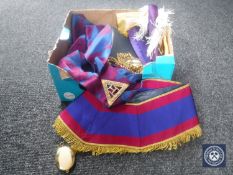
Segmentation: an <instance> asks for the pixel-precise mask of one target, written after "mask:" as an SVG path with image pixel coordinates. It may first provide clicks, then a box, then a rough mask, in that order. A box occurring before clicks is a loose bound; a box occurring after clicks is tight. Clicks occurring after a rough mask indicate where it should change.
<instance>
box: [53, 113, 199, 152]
mask: <svg viewBox="0 0 233 175" xmlns="http://www.w3.org/2000/svg"><path fill="white" fill-rule="evenodd" d="M53 127H54V129H55V131H56V132H57V134H58V135H59V136H61V137H62V138H63V139H64V140H65V141H66V142H67V143H68V144H69V145H70V146H71V148H72V149H73V150H74V151H75V152H92V155H100V154H104V153H145V152H150V151H155V150H175V149H177V148H178V147H179V146H181V145H182V144H183V143H187V142H189V141H191V140H192V139H195V138H198V137H200V136H201V135H202V130H201V128H200V126H199V125H197V126H195V127H194V128H191V129H189V130H187V131H185V132H183V133H181V134H178V135H176V136H174V137H172V138H170V139H167V140H164V141H162V142H159V143H155V144H151V145H148V146H145V147H135V146H125V145H110V144H95V143H88V142H85V141H83V140H82V139H80V138H79V137H78V136H77V135H75V134H74V133H73V131H72V130H70V129H69V127H68V126H67V125H66V124H65V123H64V122H63V121H62V119H61V118H60V116H58V117H57V119H56V120H55V122H54V125H53Z"/></svg>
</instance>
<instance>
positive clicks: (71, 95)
mask: <svg viewBox="0 0 233 175" xmlns="http://www.w3.org/2000/svg"><path fill="white" fill-rule="evenodd" d="M127 11H134V10H71V11H70V12H69V13H68V15H67V17H66V20H65V22H64V25H63V29H62V32H61V35H60V37H59V38H58V40H57V42H56V44H55V46H54V48H53V49H52V50H51V51H49V58H48V68H49V71H50V74H51V76H52V79H53V82H54V85H55V87H56V90H57V93H58V96H59V98H60V100H61V101H73V100H74V99H75V98H76V97H78V96H79V95H80V94H82V93H83V91H84V90H83V89H82V88H81V87H80V86H79V84H78V83H77V82H76V81H75V80H73V79H72V78H71V77H70V76H69V74H68V73H67V72H66V71H65V70H63V69H61V68H59V67H58V66H57V64H58V62H59V61H60V59H61V58H63V57H64V56H65V55H66V54H67V51H68V49H69V47H70V43H69V37H70V27H71V17H72V15H73V14H83V15H84V16H85V17H86V18H87V19H88V20H89V21H90V22H92V23H94V24H110V25H111V26H113V27H117V21H116V13H118V12H127ZM160 64H161V62H160ZM162 64H163V65H164V64H167V62H164V63H162ZM169 64H170V62H169ZM154 65H155V64H154V63H151V66H149V65H147V66H146V67H148V68H145V69H144V71H143V72H144V76H143V77H144V78H153V77H156V76H155V72H154V71H153V70H154V68H155V67H158V63H156V65H155V66H154ZM159 67H160V66H159ZM163 67H164V66H163ZM163 67H160V69H162V68H163ZM160 69H158V68H156V71H157V72H160V73H161V72H162V71H160ZM165 77H167V76H165ZM156 78H158V77H156ZM167 79H169V78H167Z"/></svg>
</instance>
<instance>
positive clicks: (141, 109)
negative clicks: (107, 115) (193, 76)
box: [83, 86, 191, 114]
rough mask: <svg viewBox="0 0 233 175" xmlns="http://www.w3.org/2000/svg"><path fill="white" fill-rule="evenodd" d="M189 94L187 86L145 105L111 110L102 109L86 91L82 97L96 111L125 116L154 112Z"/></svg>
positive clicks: (122, 106)
mask: <svg viewBox="0 0 233 175" xmlns="http://www.w3.org/2000/svg"><path fill="white" fill-rule="evenodd" d="M190 94H191V89H190V87H189V86H187V87H185V88H183V89H180V90H177V91H175V92H172V93H170V94H167V95H165V96H161V97H159V98H156V99H154V100H151V101H148V102H146V103H143V104H141V105H138V106H135V105H125V104H122V105H118V106H114V107H112V108H111V109H108V108H104V107H103V105H102V103H100V102H99V101H98V100H97V99H96V98H95V97H94V96H93V95H92V94H91V93H89V92H88V91H85V92H84V93H83V97H84V98H85V99H86V100H87V101H88V102H90V103H91V104H92V105H93V106H94V107H95V108H96V110H98V111H100V112H122V113H125V114H127V113H128V114H142V113H145V112H148V111H151V110H155V109H157V108H160V107H162V106H165V105H167V104H169V103H172V102H175V101H178V100H179V99H182V98H184V97H187V96H189V95H190ZM136 108H137V110H136Z"/></svg>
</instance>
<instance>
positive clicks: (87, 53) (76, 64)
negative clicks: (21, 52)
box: [58, 15, 142, 107]
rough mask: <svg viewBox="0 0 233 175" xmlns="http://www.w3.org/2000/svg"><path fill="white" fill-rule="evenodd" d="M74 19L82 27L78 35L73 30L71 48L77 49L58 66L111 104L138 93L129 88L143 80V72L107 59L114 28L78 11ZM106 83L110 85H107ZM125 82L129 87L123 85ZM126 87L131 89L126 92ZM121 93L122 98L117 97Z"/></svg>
mask: <svg viewBox="0 0 233 175" xmlns="http://www.w3.org/2000/svg"><path fill="white" fill-rule="evenodd" d="M74 20H75V21H76V23H75V26H76V25H77V26H79V27H80V28H81V29H80V30H79V31H78V35H75V34H73V36H74V37H75V38H76V40H73V44H72V45H71V49H70V51H73V48H75V49H76V50H74V51H73V52H71V53H70V54H68V55H67V56H65V57H64V58H62V59H61V60H60V62H59V64H58V66H59V67H61V68H63V69H64V70H66V71H67V72H68V73H69V74H70V75H71V76H72V77H73V79H74V80H76V81H77V82H78V83H79V84H80V85H82V86H83V87H84V88H85V89H86V90H88V91H89V92H91V93H92V94H94V95H95V96H96V97H97V98H98V99H99V100H100V101H101V102H102V103H103V104H104V105H105V106H109V107H110V106H113V105H115V104H119V103H123V102H125V101H127V100H129V99H130V98H131V97H132V96H133V95H134V94H135V91H130V89H132V88H134V85H135V83H137V82H139V81H141V79H142V75H141V74H135V73H133V72H131V71H128V70H126V69H124V68H119V67H113V66H111V65H110V64H109V63H108V62H107V61H108V58H109V56H110V53H111V49H112V45H113V29H112V28H111V27H110V26H109V25H106V26H101V25H91V24H90V23H89V22H86V21H87V19H85V17H84V16H82V15H76V16H75V18H74ZM81 24H82V25H81ZM83 24H84V25H83ZM85 24H88V25H85ZM74 28H75V27H74ZM82 32H84V33H82ZM77 43H79V44H77ZM76 44H77V45H76ZM83 45H86V47H84V46H83ZM102 80H107V81H102ZM110 82H117V84H118V86H113V84H112V83H110ZM109 83H110V84H111V86H110V85H109ZM105 84H106V86H107V88H105V89H104V88H103V86H105ZM125 84H127V87H125V86H124V87H123V85H125ZM114 88H115V89H114ZM123 89H124V90H123ZM126 89H129V90H128V91H127V92H125V90H126ZM113 90H114V92H112V91H113ZM109 91H111V92H109ZM109 94H110V95H109ZM119 96H122V98H118V97H119Z"/></svg>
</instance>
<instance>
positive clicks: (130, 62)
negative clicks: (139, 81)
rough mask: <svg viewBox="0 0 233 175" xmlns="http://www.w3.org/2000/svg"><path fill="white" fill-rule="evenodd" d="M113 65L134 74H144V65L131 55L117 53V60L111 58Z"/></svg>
mask: <svg viewBox="0 0 233 175" xmlns="http://www.w3.org/2000/svg"><path fill="white" fill-rule="evenodd" d="M108 61H109V62H110V63H111V64H114V65H116V66H120V67H122V68H125V69H127V70H129V71H131V72H134V73H141V72H142V68H143V66H142V63H141V62H140V60H139V59H138V58H135V57H133V56H132V55H131V54H130V53H117V58H114V57H109V59H108Z"/></svg>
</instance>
